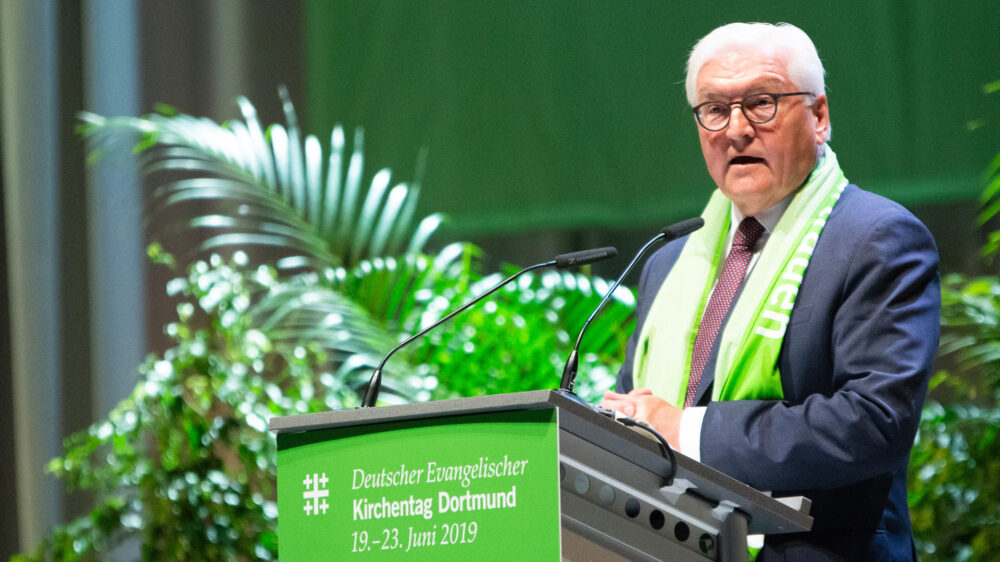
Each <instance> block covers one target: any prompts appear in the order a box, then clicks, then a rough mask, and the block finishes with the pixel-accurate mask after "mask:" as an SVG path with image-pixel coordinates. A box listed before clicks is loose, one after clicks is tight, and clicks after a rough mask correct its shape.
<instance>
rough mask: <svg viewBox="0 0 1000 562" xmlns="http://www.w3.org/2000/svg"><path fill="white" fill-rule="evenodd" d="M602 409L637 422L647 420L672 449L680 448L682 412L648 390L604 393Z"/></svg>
mask: <svg viewBox="0 0 1000 562" xmlns="http://www.w3.org/2000/svg"><path fill="white" fill-rule="evenodd" d="M601 407H602V408H608V409H609V410H615V411H616V412H621V413H623V414H625V415H626V416H629V417H631V418H635V419H636V420H646V422H647V423H649V425H650V426H652V428H653V429H655V430H656V431H657V432H658V433H659V434H660V435H662V436H663V438H664V439H666V440H667V443H669V444H670V446H671V447H673V448H674V449H679V448H680V425H681V411H682V410H681V409H680V408H675V407H673V406H671V405H670V404H668V403H667V401H666V400H664V399H662V398H660V397H658V396H656V395H654V394H653V392H652V391H651V390H649V389H648V388H636V389H634V390H632V391H631V392H629V393H628V394H618V393H617V392H612V391H610V390H608V391H606V392H605V393H604V400H602V401H601Z"/></svg>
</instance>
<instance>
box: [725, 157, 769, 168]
mask: <svg viewBox="0 0 1000 562" xmlns="http://www.w3.org/2000/svg"><path fill="white" fill-rule="evenodd" d="M763 163H764V159H763V158H756V157H754V156H736V157H735V158H733V159H732V160H730V161H729V165H730V166H735V165H741V164H763Z"/></svg>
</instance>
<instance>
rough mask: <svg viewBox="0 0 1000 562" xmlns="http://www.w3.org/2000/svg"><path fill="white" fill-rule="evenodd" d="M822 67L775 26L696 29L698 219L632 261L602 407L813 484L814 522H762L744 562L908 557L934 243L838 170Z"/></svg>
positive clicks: (781, 489)
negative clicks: (634, 311) (631, 324)
mask: <svg viewBox="0 0 1000 562" xmlns="http://www.w3.org/2000/svg"><path fill="white" fill-rule="evenodd" d="M823 75H824V70H823V66H822V63H821V62H820V60H819V56H818V55H817V52H816V48H815V46H814V45H813V43H812V41H811V40H810V39H809V37H808V36H807V35H806V34H805V33H804V32H803V31H802V30H800V29H799V28H797V27H795V26H792V25H788V24H780V25H777V26H774V25H769V24H743V23H735V24H730V25H726V26H723V27H720V28H718V29H716V30H714V31H712V32H711V33H709V34H708V35H707V36H706V37H705V38H703V39H702V40H701V41H700V42H698V44H697V45H696V46H695V47H694V49H693V51H692V52H691V55H690V58H689V60H688V69H687V83H686V85H687V97H688V101H689V102H690V103H691V105H692V107H693V109H694V121H695V126H696V127H697V129H698V138H699V141H700V142H701V150H702V153H703V154H704V156H705V164H706V165H707V167H708V173H709V175H710V176H711V177H712V179H713V180H714V181H715V184H716V186H718V190H716V191H715V192H714V193H713V194H712V196H711V198H710V199H709V202H708V205H707V206H706V207H705V211H704V212H703V214H702V217H703V218H704V219H705V227H704V228H702V229H701V230H699V231H697V232H695V233H694V234H692V235H690V236H688V237H685V238H683V239H680V240H677V241H674V242H672V243H670V244H668V245H666V246H664V247H663V248H662V249H660V250H659V251H658V252H657V253H655V254H654V255H653V256H652V257H651V258H650V259H649V261H648V262H647V263H646V265H645V267H644V269H643V273H642V277H641V280H640V284H639V308H638V322H637V325H636V330H635V333H634V334H633V335H632V337H631V339H630V340H629V344H628V351H627V357H626V362H625V365H624V366H623V367H622V370H621V372H620V373H619V375H618V384H617V389H616V390H617V392H610V391H609V392H607V393H606V394H605V397H604V401H603V403H602V405H603V406H605V407H608V408H612V409H615V410H618V411H621V412H623V413H624V414H626V415H630V416H634V417H636V418H640V419H645V420H646V421H647V422H648V423H650V424H651V425H652V426H653V427H654V428H656V429H657V430H658V431H659V432H661V433H662V434H663V435H664V437H666V438H667V440H668V441H669V442H670V443H671V444H672V445H673V446H674V447H675V448H677V449H678V450H680V451H681V452H682V453H684V454H685V455H688V456H690V457H693V458H695V459H697V460H700V461H701V462H703V463H705V464H707V465H709V466H712V467H714V468H716V469H718V470H721V471H723V472H725V473H728V474H730V475H732V476H733V477H735V478H737V479H739V480H742V481H743V482H746V483H747V484H749V485H751V486H754V487H755V488H758V489H761V490H770V491H773V492H775V495H804V496H807V497H809V498H810V499H812V501H813V509H812V515H813V517H814V524H813V529H812V530H811V531H810V532H808V533H802V534H792V535H774V536H768V537H766V538H765V541H764V546H763V549H762V550H761V551H760V553H759V556H758V560H809V561H815V560H912V559H916V553H915V549H914V546H913V539H912V532H911V528H910V519H909V513H908V510H907V505H906V468H907V463H908V459H909V453H910V447H911V445H912V443H913V438H914V435H915V432H916V429H917V423H918V421H919V418H920V410H921V407H922V405H923V401H924V397H925V395H926V392H927V381H928V378H929V376H930V373H931V369H932V365H933V361H934V356H935V352H936V349H937V344H938V334H939V324H938V319H939V312H940V288H939V282H938V257H937V249H936V247H935V244H934V240H933V238H932V237H931V235H930V233H929V232H928V231H927V229H926V228H925V227H924V225H923V224H921V223H920V221H918V220H917V219H916V218H915V217H914V216H913V215H912V214H910V213H909V212H908V211H906V210H905V209H904V208H902V207H901V206H899V205H897V204H895V203H893V202H891V201H889V200H887V199H884V198H882V197H879V196H877V195H874V194H872V193H868V192H866V191H863V190H861V189H860V188H858V187H857V186H855V185H852V184H850V183H849V181H848V180H847V178H846V177H845V174H844V172H843V171H842V170H841V168H840V164H839V163H838V162H837V156H836V155H835V154H834V152H833V150H832V149H831V148H830V146H829V144H828V140H829V138H830V108H829V105H828V103H827V96H826V93H825V89H824V84H823Z"/></svg>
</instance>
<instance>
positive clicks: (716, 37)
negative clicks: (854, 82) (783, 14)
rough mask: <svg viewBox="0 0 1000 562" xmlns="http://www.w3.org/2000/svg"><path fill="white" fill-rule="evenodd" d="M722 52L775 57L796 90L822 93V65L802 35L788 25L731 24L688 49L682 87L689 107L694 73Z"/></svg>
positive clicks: (694, 86)
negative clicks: (782, 63)
mask: <svg viewBox="0 0 1000 562" xmlns="http://www.w3.org/2000/svg"><path fill="white" fill-rule="evenodd" d="M724 51H730V52H731V51H738V52H745V53H763V54H768V55H773V56H776V57H778V58H780V59H781V60H783V61H784V62H785V64H786V70H787V71H788V78H789V79H790V80H791V81H792V83H793V84H795V87H796V88H798V89H799V90H802V91H805V92H811V93H813V94H815V95H817V96H818V95H820V94H823V93H825V92H826V88H825V86H824V83H823V75H824V74H825V71H824V70H823V63H822V62H820V60H819V54H818V53H817V52H816V46H815V45H813V42H812V39H810V38H809V36H808V35H806V32H804V31H802V30H801V29H799V28H797V27H795V26H794V25H792V24H790V23H779V24H777V25H772V24H769V23H731V24H728V25H724V26H722V27H718V28H716V29H715V30H713V31H712V32H711V33H709V34H708V35H706V36H705V37H703V38H702V39H701V41H698V43H697V44H696V45H695V46H694V48H693V49H691V55H690V56H689V57H688V63H687V80H686V82H685V86H686V88H687V99H688V103H689V104H691V106H692V107H693V106H694V105H695V103H696V102H697V97H696V96H697V91H696V90H697V84H696V82H697V80H698V72H700V71H701V67H702V66H704V65H705V63H706V62H708V61H710V60H712V59H714V58H715V57H717V56H719V55H720V54H721V53H722V52H724Z"/></svg>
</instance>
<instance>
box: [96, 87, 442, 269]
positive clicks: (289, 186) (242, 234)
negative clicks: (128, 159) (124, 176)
mask: <svg viewBox="0 0 1000 562" xmlns="http://www.w3.org/2000/svg"><path fill="white" fill-rule="evenodd" d="M279 94H280V96H281V100H282V109H283V111H284V115H285V124H284V125H282V124H272V125H270V126H269V127H267V128H266V129H265V128H263V127H262V126H261V123H260V120H259V119H258V116H257V111H256V108H255V107H254V106H253V104H251V103H250V101H249V100H247V99H246V98H243V97H240V98H239V99H238V101H237V103H238V106H239V109H240V112H241V115H242V120H233V121H229V122H227V123H225V124H221V125H220V124H218V123H216V122H214V121H212V120H210V119H206V118H196V117H192V116H190V115H185V114H173V113H171V114H162V113H161V114H151V115H148V116H145V117H140V118H136V117H114V118H106V117H103V116H100V115H96V114H93V113H81V114H80V120H81V127H80V131H81V133H82V134H83V135H84V136H85V137H86V138H87V139H88V140H89V141H90V143H91V145H90V146H91V154H92V156H93V157H99V156H100V155H101V154H102V153H105V152H114V151H116V150H120V147H118V144H120V143H122V142H126V143H136V142H137V139H138V142H137V145H136V146H137V148H138V149H139V150H141V151H142V153H143V154H142V157H141V158H140V160H139V163H140V169H141V171H142V173H143V176H144V177H146V178H147V179H148V180H149V182H150V183H151V184H152V192H151V195H150V197H149V198H148V204H147V208H146V210H145V215H146V225H147V232H149V234H150V236H151V237H153V238H155V239H159V240H160V241H161V242H163V243H165V244H166V245H167V246H168V248H167V249H168V251H170V252H171V253H174V254H175V255H178V256H179V257H180V259H181V261H182V263H191V262H193V261H194V260H196V259H197V258H199V257H203V256H204V255H205V254H206V253H211V252H219V251H225V250H235V249H246V247H248V246H259V247H265V248H267V249H269V250H270V251H271V252H272V253H277V254H278V255H279V257H280V258H286V259H285V260H284V261H282V262H281V263H284V264H291V263H309V264H316V263H320V264H324V265H325V266H328V267H348V268H349V267H353V266H354V265H356V264H358V263H360V262H362V261H363V260H368V259H372V258H375V257H384V256H388V255H400V252H403V251H406V252H411V253H415V252H419V251H421V250H422V249H423V247H424V244H425V243H426V242H427V239H428V237H429V236H430V235H431V234H432V233H433V231H434V230H435V229H436V228H437V226H438V225H439V224H440V221H441V219H440V217H439V216H434V215H432V216H430V217H426V218H425V219H424V220H423V221H421V223H420V225H419V226H418V227H417V228H416V229H414V228H413V227H412V226H411V225H412V220H413V218H414V213H415V208H416V198H417V195H418V193H419V187H418V186H417V185H416V184H413V185H411V184H409V183H406V182H398V183H396V184H395V186H394V187H392V188H391V189H390V188H389V187H390V184H391V172H390V171H389V170H388V169H383V170H380V171H379V172H377V173H376V174H375V175H374V176H373V178H372V179H371V180H370V182H369V183H368V185H367V186H366V185H365V184H364V156H363V148H364V132H363V131H362V130H361V129H358V130H357V131H356V132H355V135H354V142H353V147H352V149H351V150H350V152H348V147H347V143H346V141H345V135H344V131H343V129H342V128H341V127H340V126H337V127H335V128H334V129H333V132H332V133H331V136H330V146H329V156H328V157H326V158H325V157H324V156H323V147H322V144H321V142H320V140H319V139H318V138H317V137H316V136H314V135H306V136H304V137H303V134H302V132H301V130H300V128H299V124H298V118H297V116H296V113H295V108H294V106H293V104H292V102H291V99H290V97H289V95H288V92H287V91H286V90H285V89H284V88H281V89H280V91H279ZM345 166H346V167H345ZM223 217H229V219H228V220H224V219H223ZM191 232H194V233H197V236H184V235H185V234H187V233H191ZM191 238H196V239H199V240H200V241H199V242H196V243H188V247H186V248H183V249H179V248H178V244H179V243H178V242H177V241H178V240H190V239H191ZM404 249H405V250H404Z"/></svg>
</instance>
